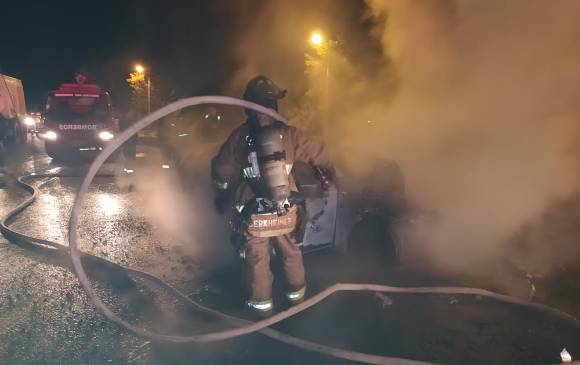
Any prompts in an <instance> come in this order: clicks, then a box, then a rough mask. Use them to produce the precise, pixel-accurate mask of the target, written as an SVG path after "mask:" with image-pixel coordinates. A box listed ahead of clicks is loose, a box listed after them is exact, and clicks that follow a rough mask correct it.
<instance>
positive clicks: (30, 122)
mask: <svg viewBox="0 0 580 365" xmlns="http://www.w3.org/2000/svg"><path fill="white" fill-rule="evenodd" d="M24 124H26V125H27V126H29V127H34V125H35V124H36V122H35V120H34V118H32V117H30V116H29V117H26V118H24Z"/></svg>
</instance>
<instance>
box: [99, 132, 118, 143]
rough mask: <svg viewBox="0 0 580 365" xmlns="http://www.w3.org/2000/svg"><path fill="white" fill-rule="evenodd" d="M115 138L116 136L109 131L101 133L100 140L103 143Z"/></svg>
mask: <svg viewBox="0 0 580 365" xmlns="http://www.w3.org/2000/svg"><path fill="white" fill-rule="evenodd" d="M113 137H115V135H114V134H113V133H111V132H109V131H102V132H101V133H99V138H100V139H102V140H103V141H110V140H112V139H113Z"/></svg>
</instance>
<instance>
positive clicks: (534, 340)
mask: <svg viewBox="0 0 580 365" xmlns="http://www.w3.org/2000/svg"><path fill="white" fill-rule="evenodd" d="M8 153H9V165H8V169H9V171H10V173H11V174H13V175H21V174H27V173H32V172H36V173H40V172H54V173H66V174H79V175H80V174H82V173H83V170H84V168H85V166H83V165H82V164H74V165H68V164H60V163H53V162H52V161H51V159H50V158H49V157H47V156H46V155H45V154H44V151H43V146H42V143H41V142H40V141H38V140H32V141H29V143H28V144H27V145H25V146H17V147H11V148H10V149H9V150H8ZM118 170H119V166H118V165H116V164H114V163H111V164H108V165H107V166H106V167H105V168H104V170H103V171H104V172H115V171H118ZM160 174H162V172H159V171H158V170H154V171H153V173H152V174H151V175H150V176H160ZM152 179H153V178H149V179H145V180H152ZM168 179H169V180H171V178H168ZM160 181H161V182H160V184H164V183H165V182H167V179H164V178H162V179H161V180H160ZM39 182H41V181H39ZM79 184H80V179H78V178H52V179H48V180H47V181H46V183H45V184H44V185H43V186H42V189H41V190H42V194H41V196H40V197H39V200H38V201H37V202H36V203H35V204H34V205H33V206H32V207H30V208H29V209H27V210H26V211H25V212H24V213H22V214H21V216H20V217H19V218H18V219H17V220H16V221H15V223H14V224H13V227H14V228H16V229H18V230H19V231H22V232H25V233H27V234H29V235H32V236H37V237H41V238H45V239H50V240H54V241H57V242H62V243H64V242H65V240H64V237H65V236H66V230H67V220H68V210H69V209H70V206H71V205H72V201H73V198H74V193H75V190H76V188H77V187H78V185H79ZM126 184H127V181H124V180H118V179H112V178H101V179H98V180H97V181H95V182H94V184H93V186H92V188H91V191H90V194H89V197H88V199H87V202H86V203H85V206H84V210H83V216H82V218H81V224H80V232H79V236H80V238H81V243H82V247H81V248H82V249H83V250H85V251H87V252H91V253H93V254H95V255H98V256H100V257H103V258H105V259H107V260H111V261H114V262H116V263H119V264H121V265H124V266H130V267H132V268H136V269H141V270H145V271H147V272H149V273H152V274H154V275H156V276H159V277H161V278H163V279H164V280H165V281H167V282H169V283H170V284H172V285H174V286H176V287H177V288H178V289H180V290H181V291H182V292H185V293H192V295H193V297H195V298H196V299H198V300H203V301H205V302H206V303H209V304H211V305H213V306H216V307H219V308H224V309H226V310H230V311H233V312H234V313H235V312H236V310H237V309H236V308H237V307H238V306H239V304H240V303H239V295H238V294H239V288H238V287H237V281H236V280H237V279H236V278H237V276H236V275H237V271H236V270H235V265H233V264H234V261H233V260H232V258H233V254H232V252H231V250H230V248H229V245H228V244H227V240H226V235H225V234H224V226H219V229H217V230H214V229H212V230H203V229H200V227H202V226H208V225H219V224H220V223H219V217H216V216H215V214H213V212H212V213H211V214H208V215H207V216H203V217H202V216H201V215H199V214H198V213H199V212H200V211H203V210H204V209H206V210H208V211H209V208H210V206H209V205H208V204H209V203H208V201H207V200H203V199H200V198H199V197H200V196H203V194H204V190H203V189H202V188H200V190H199V191H196V192H194V194H192V195H193V197H191V196H190V195H179V196H173V195H171V194H169V195H167V194H166V193H167V191H165V192H164V193H161V192H158V194H153V193H154V192H155V189H156V188H157V186H156V185H155V184H153V185H150V184H145V185H139V186H137V188H136V189H135V190H134V191H128V190H127V189H126ZM162 186H163V185H162ZM151 189H153V190H151ZM160 190H162V189H160ZM152 195H160V196H161V197H162V198H163V199H162V201H161V202H159V201H158V200H156V199H152V198H151V196H152ZM25 196H26V193H24V192H22V191H20V190H19V189H18V188H17V187H16V186H15V185H14V182H12V183H10V184H9V186H8V187H7V188H5V189H0V202H1V204H0V214H1V215H4V214H5V213H6V212H7V211H8V210H9V209H11V208H12V207H14V206H16V205H17V204H18V203H19V202H20V201H21V200H22V199H23V198H24V197H25ZM164 201H165V203H167V201H169V202H170V203H169V204H170V205H172V209H171V210H169V211H166V210H165V209H166V208H164V207H163V206H162V205H163V202H164ZM184 207H185V208H186V210H187V211H189V210H191V211H193V212H194V214H193V216H189V215H188V213H187V212H186V211H185V210H183V209H184ZM187 207H191V209H187ZM172 211H173V213H175V212H177V215H175V216H172V214H173V213H172ZM155 212H158V213H159V214H156V213H155ZM167 216H170V218H171V217H173V218H174V220H177V221H179V222H178V223H179V224H177V225H175V226H172V223H171V222H168V221H167V220H165V219H166V218H167ZM180 217H181V218H183V219H181V218H180ZM194 218H195V219H197V221H201V223H200V222H198V223H197V224H194V223H191V224H190V225H188V224H183V223H184V222H188V221H189V220H193V219H194ZM180 226H187V227H185V228H183V227H180ZM182 228H183V229H182ZM192 230H195V231H196V232H198V231H202V232H203V234H200V233H199V232H198V233H192ZM191 237H195V241H196V242H192V239H190V238H191ZM341 260H342V259H341V258H334V257H331V256H328V255H324V254H317V255H312V256H310V257H308V258H307V269H308V272H309V277H310V278H311V279H313V280H311V281H310V282H311V289H312V290H313V291H315V290H316V289H317V288H319V287H323V286H325V285H327V284H329V283H332V282H333V281H335V280H338V279H337V277H339V276H341V275H344V274H345V272H346V269H345V268H346V267H348V264H347V263H346V264H345V263H343V262H341ZM337 268H340V270H337ZM88 271H89V275H90V276H91V279H93V284H94V285H95V287H96V289H97V291H98V292H99V294H100V295H101V297H102V298H103V300H104V301H105V302H106V303H107V304H109V305H110V306H111V307H112V308H113V310H114V311H115V312H116V313H118V314H119V315H121V316H122V317H123V318H126V319H129V320H131V321H132V322H133V323H136V324H138V325H140V326H144V327H147V328H150V329H153V330H157V331H162V332H165V333H171V334H178V333H181V334H192V333H199V332H203V331H208V330H216V329H219V328H224V326H225V325H224V324H222V323H219V322H216V321H215V320H213V319H210V318H206V317H204V316H201V315H199V314H198V313H194V312H192V311H191V310H190V309H188V308H183V307H181V306H180V305H179V304H177V303H176V302H175V301H174V300H172V299H171V298H170V297H168V296H167V295H166V294H165V293H163V292H162V291H160V290H158V289H156V288H154V287H152V286H151V285H149V284H147V283H143V282H140V281H139V280H131V279H130V278H129V277H127V276H126V275H125V274H124V273H123V272H118V271H115V270H111V269H108V268H103V267H100V266H99V265H95V266H92V265H91V266H90V267H89V268H88ZM337 272H338V273H339V274H337ZM349 279H350V278H349ZM382 279H384V281H385V282H391V283H397V282H398V283H404V284H409V285H418V284H425V283H426V282H427V283H431V284H432V283H433V281H436V280H435V279H433V278H432V277H430V278H428V279H425V278H420V279H411V278H410V277H408V276H404V277H401V274H397V273H393V274H392V275H391V276H389V275H386V276H385V277H384V278H381V280H382ZM377 280H379V279H378V278H377ZM425 280H427V281H425ZM379 281H380V280H379ZM449 283H452V284H465V283H461V282H453V281H451V282H449V281H448V282H441V284H449ZM524 292H525V290H524ZM277 328H278V329H281V330H284V331H285V332H289V333H292V334H295V335H297V336H300V337H304V338H307V339H309V340H314V341H319V342H321V343H325V344H328V345H332V346H338V347H345V348H348V349H352V350H357V351H364V352H369V353H375V354H382V355H386V356H402V357H408V358H415V359H418V360H424V361H434V362H441V363H451V364H460V363H469V364H544V363H556V362H558V361H559V358H558V354H559V351H560V350H561V349H562V347H565V346H566V347H567V348H568V350H569V351H571V352H572V353H574V352H575V353H577V354H578V356H580V346H579V345H580V334H579V332H578V330H577V329H573V328H571V327H570V326H568V325H566V324H564V323H562V322H560V321H559V320H556V319H554V318H551V317H549V316H544V315H538V314H537V313H534V312H531V311H528V310H519V309H517V308H513V307H511V306H506V305H500V304H497V303H494V302H491V301H488V300H485V299H478V298H470V299H469V298H455V297H454V298H449V297H433V298H424V297H416V296H407V297H405V296H400V295H399V296H389V297H384V296H380V295H376V294H372V293H367V294H356V295H351V294H341V295H337V296H334V297H332V298H331V300H329V301H327V302H325V303H324V304H322V305H320V306H317V307H316V308H313V309H311V310H308V311H306V312H304V313H302V314H300V315H299V316H298V317H297V318H296V320H289V321H286V322H284V323H282V324H280V325H278V326H277ZM167 363H175V364H230V363H238V364H255V363H282V364H314V363H317V364H336V363H346V362H339V361H337V360H335V359H332V358H328V357H325V356H322V355H315V354H311V353H307V352H304V351H300V350H296V349H294V348H290V347H288V346H285V345H282V344H279V343H276V342H274V341H272V340H269V339H266V338H264V337H261V336H259V335H252V336H247V337H245V338H243V339H237V340H231V341H226V342H224V343H219V344H211V345H202V346H197V345H168V344H151V343H149V342H148V341H145V340H143V339H140V338H137V337H135V336H133V335H131V334H129V333H127V332H125V331H124V330H121V329H120V328H119V327H118V326H116V325H114V324H111V323H109V322H108V321H106V320H105V319H104V318H103V317H102V316H101V315H99V314H98V313H96V312H95V310H94V309H93V307H92V305H91V304H90V303H89V302H88V300H87V297H86V296H85V294H84V292H83V291H82V289H81V288H80V286H79V284H78V282H77V280H76V277H75V276H74V274H72V273H71V271H70V270H69V269H68V268H67V263H66V261H63V260H60V259H58V258H47V257H46V256H45V255H44V254H42V253H39V252H35V251H31V250H29V249H26V248H22V247H20V246H18V245H14V244H10V243H8V242H7V241H6V240H5V239H4V238H3V237H0V364H167Z"/></svg>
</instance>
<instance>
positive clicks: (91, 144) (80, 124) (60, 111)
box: [41, 75, 119, 159]
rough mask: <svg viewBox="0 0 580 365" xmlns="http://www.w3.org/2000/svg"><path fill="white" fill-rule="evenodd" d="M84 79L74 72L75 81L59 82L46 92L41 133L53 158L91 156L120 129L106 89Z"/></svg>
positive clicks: (48, 152) (47, 151) (47, 150)
mask: <svg viewBox="0 0 580 365" xmlns="http://www.w3.org/2000/svg"><path fill="white" fill-rule="evenodd" d="M85 80H86V78H85V77H84V76H82V75H77V77H76V81H77V83H76V84H62V85H60V87H59V89H58V90H56V91H51V92H50V93H49V96H48V100H47V103H46V114H45V120H44V132H43V133H42V134H41V137H42V138H43V139H44V140H45V147H46V153H47V154H48V155H49V156H50V157H52V158H54V159H67V158H68V157H74V156H82V155H86V156H90V157H93V156H95V155H96V154H97V153H98V152H99V151H100V150H102V149H103V146H104V145H105V144H106V143H107V142H109V141H110V140H112V139H113V138H114V137H115V134H116V133H118V131H119V127H118V122H117V120H116V119H115V118H114V117H113V112H112V107H111V97H110V96H109V93H107V92H106V91H104V90H102V89H101V87H100V86H99V85H95V84H86V83H85Z"/></svg>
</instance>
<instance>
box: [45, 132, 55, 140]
mask: <svg viewBox="0 0 580 365" xmlns="http://www.w3.org/2000/svg"><path fill="white" fill-rule="evenodd" d="M42 138H44V139H48V140H51V141H54V140H55V139H57V138H58V134H56V132H53V131H46V132H45V133H44V134H43V135H42Z"/></svg>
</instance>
